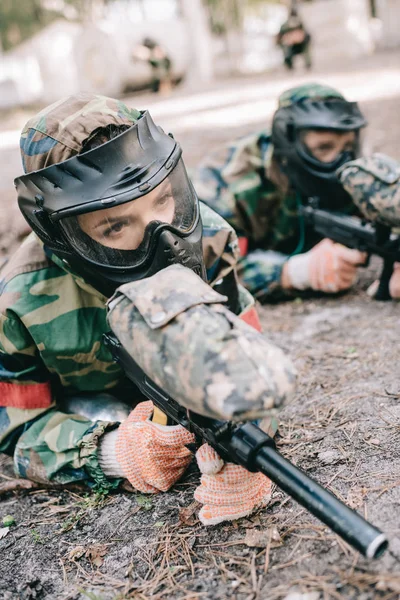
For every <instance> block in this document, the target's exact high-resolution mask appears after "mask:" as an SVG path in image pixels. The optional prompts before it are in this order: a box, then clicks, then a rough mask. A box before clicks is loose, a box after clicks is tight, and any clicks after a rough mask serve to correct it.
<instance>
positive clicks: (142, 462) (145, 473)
mask: <svg viewBox="0 0 400 600" xmlns="http://www.w3.org/2000/svg"><path fill="white" fill-rule="evenodd" d="M153 410H154V406H153V403H152V402H150V401H148V402H141V403H140V404H138V405H137V406H136V408H135V409H134V410H133V411H132V412H131V414H130V415H129V417H128V418H127V419H126V421H123V422H122V423H121V425H120V426H119V428H118V429H116V430H114V431H112V432H110V433H107V434H106V435H105V436H103V437H104V440H102V442H101V445H100V449H99V460H100V466H101V468H102V469H103V471H104V472H105V474H106V475H108V476H109V477H125V478H126V479H128V481H129V482H130V483H131V485H132V486H133V487H134V488H135V489H137V490H139V491H140V492H144V493H150V494H151V493H152V494H155V493H158V492H166V491H167V490H169V488H170V487H171V486H172V485H173V484H174V483H175V482H176V481H178V479H180V477H182V475H183V473H184V472H185V470H186V468H187V467H188V465H189V463H190V462H191V460H192V454H191V452H190V450H188V448H187V447H186V444H190V443H193V442H194V435H193V434H191V433H189V432H188V431H186V429H184V428H183V427H182V426H181V425H174V426H166V425H159V424H157V423H153V422H152V421H151V420H150V418H151V416H152V414H153Z"/></svg>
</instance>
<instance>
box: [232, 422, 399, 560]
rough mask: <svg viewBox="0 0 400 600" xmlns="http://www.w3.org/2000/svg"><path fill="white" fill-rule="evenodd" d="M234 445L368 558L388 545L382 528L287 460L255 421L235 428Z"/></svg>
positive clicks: (242, 460) (246, 461)
mask: <svg viewBox="0 0 400 600" xmlns="http://www.w3.org/2000/svg"><path fill="white" fill-rule="evenodd" d="M231 448H232V450H233V451H234V453H235V455H236V458H237V460H238V462H239V463H240V464H242V465H243V466H245V467H247V468H249V467H250V470H251V471H261V472H262V473H264V475H266V476H267V477H269V478H270V479H272V481H273V482H275V483H276V484H277V486H278V487H279V488H280V489H282V490H284V491H285V492H287V493H288V494H289V496H291V497H292V498H294V499H295V500H296V501H297V502H298V503H299V504H301V505H302V506H304V507H305V508H306V509H307V510H308V511H309V512H310V513H312V514H313V515H314V516H315V517H317V518H318V519H319V520H320V521H322V523H325V525H327V526H328V527H330V529H332V530H333V531H334V532H335V533H337V534H338V535H339V536H340V537H341V538H343V539H344V540H345V541H346V542H347V543H348V544H350V545H351V546H352V547H353V548H355V549H356V550H358V551H359V552H360V553H361V554H363V555H364V556H366V557H367V558H379V557H380V556H381V555H382V554H383V553H384V551H385V550H386V548H387V547H388V541H387V539H386V536H385V534H384V533H382V531H380V530H379V529H378V528H377V527H374V526H373V525H371V523H368V521H366V520H365V519H364V518H363V517H362V516H361V515H359V514H358V513H357V512H356V511H354V510H352V509H351V508H349V507H348V506H346V504H344V503H343V502H341V501H340V500H339V499H338V498H336V496H335V495H334V494H332V493H331V492H329V491H328V490H327V489H325V488H323V487H322V486H321V485H319V483H317V482H316V481H314V479H312V478H311V477H309V476H308V475H307V474H306V473H304V472H303V471H302V470H301V469H299V468H298V467H295V466H294V465H293V464H292V463H291V462H289V461H288V460H286V458H284V457H283V456H282V455H281V454H280V453H279V452H278V451H277V450H276V449H275V445H274V443H273V440H271V438H270V437H269V436H268V435H267V434H266V433H265V432H263V431H262V430H261V429H259V428H258V427H257V426H256V425H254V424H253V423H246V424H245V425H243V426H242V427H241V428H240V429H238V430H237V431H236V433H235V434H234V435H233V437H232V439H231Z"/></svg>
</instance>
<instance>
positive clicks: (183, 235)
mask: <svg viewBox="0 0 400 600" xmlns="http://www.w3.org/2000/svg"><path fill="white" fill-rule="evenodd" d="M181 153H182V151H181V148H180V146H179V144H178V143H177V142H176V141H175V140H174V139H173V138H172V137H170V136H168V135H166V134H165V133H164V132H163V131H162V129H161V128H159V127H157V126H156V125H155V124H154V122H153V120H152V119H151V117H150V115H149V113H148V112H144V113H143V114H142V115H141V117H140V118H139V119H138V121H137V122H136V123H135V124H134V125H133V126H132V127H130V128H129V129H128V130H126V131H124V132H123V133H121V134H120V135H118V136H117V137H115V138H114V139H112V140H110V141H109V142H106V143H105V144H102V145H101V146H98V147H97V148H95V149H93V150H90V151H88V152H85V153H83V154H78V155H75V156H73V157H72V158H70V159H68V160H66V161H64V162H60V163H58V164H55V165H52V166H49V167H46V168H43V169H41V170H39V171H34V172H31V173H29V174H27V175H24V176H22V177H19V178H17V179H16V180H15V184H16V188H17V192H18V202H19V206H20V209H21V211H22V213H23V215H24V217H25V219H26V220H27V221H28V223H29V224H30V226H31V227H32V229H33V230H34V231H35V233H36V234H37V235H38V236H39V238H40V239H41V240H42V241H43V242H44V244H45V246H46V247H47V248H49V249H50V250H51V251H52V252H53V253H54V254H55V255H56V256H58V257H60V258H61V259H63V260H64V261H66V262H67V263H68V265H69V266H70V267H71V268H72V269H73V270H74V271H75V272H76V273H77V274H79V275H81V276H82V277H84V279H85V280H86V281H88V282H89V283H91V284H92V285H93V286H94V287H95V288H96V289H98V290H99V291H100V292H102V293H103V294H104V295H106V296H110V295H111V294H112V293H113V292H114V291H115V289H116V288H117V287H118V286H120V285H121V284H123V283H127V282H129V281H136V280H139V279H143V278H145V277H149V276H150V275H153V274H154V273H156V272H158V271H160V270H161V269H163V268H165V267H167V266H168V265H171V264H175V263H179V264H182V265H184V266H186V267H188V268H190V269H192V270H193V271H194V272H196V273H197V274H198V275H200V276H201V277H203V278H205V268H204V264H203V254H202V224H201V218H200V214H199V204H198V199H197V196H196V193H195V191H194V188H193V186H192V184H191V182H190V180H189V179H188V177H187V174H186V170H185V166H184V164H183V161H182V159H181Z"/></svg>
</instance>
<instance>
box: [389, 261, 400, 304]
mask: <svg viewBox="0 0 400 600" xmlns="http://www.w3.org/2000/svg"><path fill="white" fill-rule="evenodd" d="M389 293H390V295H391V297H392V298H393V299H394V300H400V263H398V262H397V263H394V268H393V275H392V276H391V278H390V281H389Z"/></svg>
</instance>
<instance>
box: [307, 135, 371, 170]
mask: <svg viewBox="0 0 400 600" xmlns="http://www.w3.org/2000/svg"><path fill="white" fill-rule="evenodd" d="M361 135H362V133H361V131H360V130H358V131H333V130H332V131H330V130H321V131H318V130H303V131H301V132H300V134H299V138H298V145H297V148H298V152H299V154H300V156H302V158H303V159H305V160H306V161H307V162H309V163H310V164H314V166H319V167H320V168H321V169H323V170H327V171H329V170H332V171H334V170H336V169H337V168H338V166H340V165H341V164H343V163H344V162H347V161H348V160H354V159H355V158H357V157H358V156H359V154H360V147H361Z"/></svg>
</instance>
